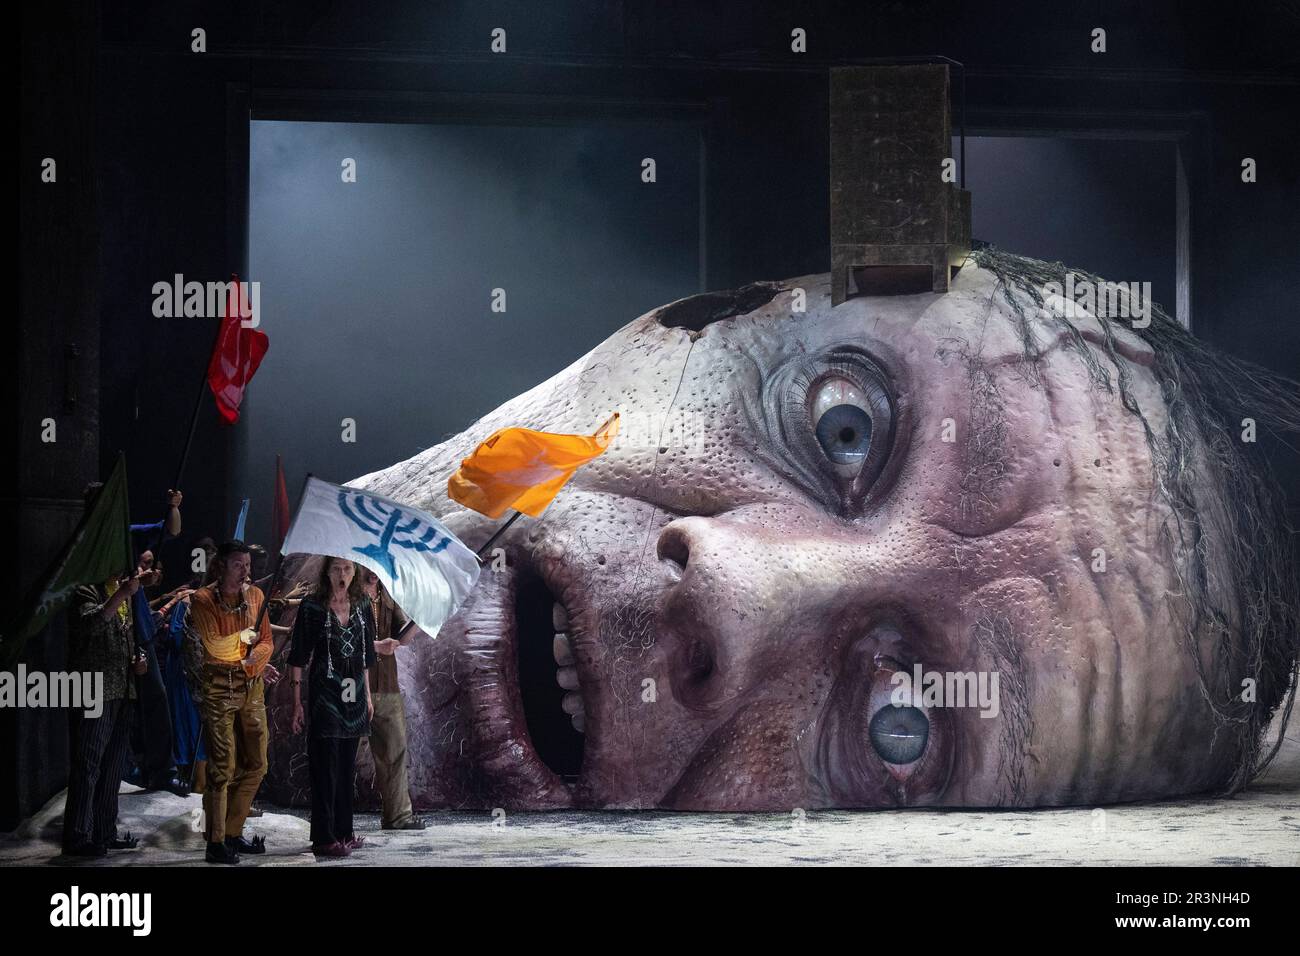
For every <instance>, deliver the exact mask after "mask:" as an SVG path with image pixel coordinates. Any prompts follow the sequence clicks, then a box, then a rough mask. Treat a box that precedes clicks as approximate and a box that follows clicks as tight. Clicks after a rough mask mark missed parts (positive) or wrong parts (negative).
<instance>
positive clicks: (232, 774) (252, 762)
mask: <svg viewBox="0 0 1300 956" xmlns="http://www.w3.org/2000/svg"><path fill="white" fill-rule="evenodd" d="M263 693H264V688H263V684H262V678H261V677H248V676H247V675H245V674H244V669H243V668H242V667H241V666H239V665H238V664H235V665H233V666H229V667H228V666H226V665H225V664H205V665H204V667H203V700H202V703H201V710H202V716H203V734H204V741H205V742H206V744H207V748H208V761H207V780H206V781H204V788H203V813H204V817H205V820H206V822H205V830H204V834H205V836H206V837H207V840H208V842H209V843H220V842H221V841H222V840H224V839H225V838H226V837H228V836H231V837H236V836H242V835H243V832H244V821H245V820H246V819H247V818H248V810H249V808H250V807H251V806H252V805H253V798H254V797H255V796H257V788H258V787H260V786H261V785H262V778H263V777H264V776H266V744H267V726H266V700H265V698H264V696H263Z"/></svg>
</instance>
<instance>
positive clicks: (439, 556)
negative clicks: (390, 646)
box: [280, 478, 479, 637]
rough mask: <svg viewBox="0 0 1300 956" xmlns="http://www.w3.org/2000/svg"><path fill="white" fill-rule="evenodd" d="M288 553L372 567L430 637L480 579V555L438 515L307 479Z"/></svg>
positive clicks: (287, 541) (286, 546) (287, 544)
mask: <svg viewBox="0 0 1300 956" xmlns="http://www.w3.org/2000/svg"><path fill="white" fill-rule="evenodd" d="M280 551H281V553H282V554H294V553H297V554H327V555H331V556H333V557H336V558H347V559H348V560H349V561H355V562H356V563H357V564H360V565H363V566H365V567H367V568H369V569H370V570H371V571H374V572H375V574H377V575H378V576H379V580H380V581H382V582H383V585H384V587H385V588H387V589H388V593H389V594H391V595H392V596H393V600H394V601H396V602H397V605H398V607H400V608H401V609H402V610H403V611H405V612H406V613H407V615H408V616H409V617H410V618H411V620H412V621H414V622H415V623H416V625H417V626H418V627H419V628H420V629H421V630H422V631H424V632H425V633H426V634H428V635H429V636H430V637H433V636H435V635H436V634H437V633H438V629H439V628H440V627H442V622H443V621H445V620H447V618H449V617H451V615H452V614H453V613H455V611H456V608H457V607H459V606H460V603H461V602H462V601H463V600H465V596H466V595H467V594H469V592H470V590H471V589H472V588H473V587H474V582H475V581H477V580H478V574H479V563H478V557H477V556H476V555H475V554H474V552H473V551H471V550H470V549H469V548H467V547H466V546H465V545H464V544H463V543H462V542H461V540H460V539H459V538H457V537H456V536H455V535H454V534H452V533H451V532H450V531H448V530H447V528H445V527H444V526H443V524H442V522H440V521H439V520H438V519H437V518H435V517H434V516H433V515H431V514H429V513H428V512H426V511H421V510H420V509H419V508H412V507H411V506H410V505H404V504H401V503H400V502H396V501H394V500H392V499H391V498H385V497H384V496H383V495H376V494H374V493H372V492H369V491H361V490H359V489H356V488H347V487H344V486H341V485H332V484H330V483H329V482H328V481H321V480H320V479H319V478H308V479H307V486H306V488H304V489H303V493H302V502H301V503H300V504H299V505H298V511H297V513H296V514H295V515H294V518H293V524H291V525H290V526H289V533H288V535H286V536H285V539H284V545H283V546H282V547H281V549H280Z"/></svg>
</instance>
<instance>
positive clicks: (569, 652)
mask: <svg viewBox="0 0 1300 956" xmlns="http://www.w3.org/2000/svg"><path fill="white" fill-rule="evenodd" d="M551 653H552V654H554V655H555V663H556V664H558V665H559V666H560V667H573V666H574V665H575V664H576V663H577V661H575V660H574V659H573V648H572V646H570V644H569V635H568V634H556V635H555V638H554V639H553V640H552V641H551Z"/></svg>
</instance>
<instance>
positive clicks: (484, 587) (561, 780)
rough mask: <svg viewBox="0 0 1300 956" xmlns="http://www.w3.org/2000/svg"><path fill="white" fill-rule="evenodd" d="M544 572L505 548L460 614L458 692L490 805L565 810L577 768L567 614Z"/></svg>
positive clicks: (573, 663)
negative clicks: (463, 659)
mask: <svg viewBox="0 0 1300 956" xmlns="http://www.w3.org/2000/svg"><path fill="white" fill-rule="evenodd" d="M553 587H554V585H553V583H548V581H547V578H546V576H545V575H544V574H543V573H542V572H541V570H540V569H539V568H538V567H537V566H536V565H535V564H534V563H533V562H532V561H531V560H530V559H529V557H528V556H527V555H526V554H525V553H523V552H521V551H519V550H515V549H511V550H510V552H509V557H508V560H507V563H506V565H505V566H504V567H498V568H497V569H495V570H494V569H493V566H492V565H491V564H489V565H488V567H486V568H484V571H483V576H482V578H480V583H479V586H478V588H477V591H478V592H479V593H478V595H477V600H476V601H475V602H474V606H473V607H472V608H467V629H466V636H467V638H468V647H469V653H468V658H467V659H468V663H469V667H468V670H467V672H466V673H465V676H466V677H467V685H468V686H467V689H468V691H469V693H470V700H471V701H472V702H473V727H474V737H475V748H476V750H477V751H478V753H479V755H480V760H481V761H482V763H483V766H484V768H485V770H486V771H487V772H486V774H485V780H484V781H483V783H484V786H485V788H486V789H487V791H488V792H489V793H490V794H491V795H492V798H493V799H494V800H499V801H501V802H502V803H504V804H506V805H525V806H528V807H530V808H552V807H566V806H570V805H572V803H573V794H574V792H575V790H576V788H577V784H578V778H579V775H580V774H581V772H582V767H583V756H584V752H585V750H586V739H587V738H586V733H585V732H586V731H590V729H591V727H590V725H589V723H588V720H589V718H588V717H587V707H586V701H585V697H584V690H583V683H582V678H581V677H580V670H581V665H580V663H579V661H578V659H577V656H576V655H575V653H574V647H575V646H577V644H578V638H579V634H580V631H579V629H578V627H579V621H580V612H578V613H574V614H571V613H570V611H569V609H568V608H567V607H566V605H565V603H564V601H563V600H562V599H561V598H560V596H559V595H558V594H557V593H556V591H557V590H558V589H554V590H553Z"/></svg>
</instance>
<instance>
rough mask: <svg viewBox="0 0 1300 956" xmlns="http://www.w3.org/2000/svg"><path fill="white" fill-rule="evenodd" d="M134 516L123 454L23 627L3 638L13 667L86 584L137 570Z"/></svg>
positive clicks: (2, 650) (0, 652)
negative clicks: (30, 642) (133, 551)
mask: <svg viewBox="0 0 1300 956" xmlns="http://www.w3.org/2000/svg"><path fill="white" fill-rule="evenodd" d="M130 525H131V519H130V517H129V512H128V509H127V500H126V457H125V456H124V455H120V454H119V455H118V457H117V465H115V466H114V468H113V473H112V474H111V475H109V476H108V481H106V482H104V487H103V488H102V489H101V490H100V492H99V496H98V497H97V498H95V503H94V505H93V506H92V507H91V508H90V510H89V512H88V513H87V514H86V515H85V516H84V517H83V518H82V519H81V523H80V524H79V525H77V530H76V531H75V532H73V534H72V538H71V539H70V540H69V541H68V543H67V544H66V545H64V547H63V552H62V553H61V554H60V555H59V559H58V560H57V561H56V562H54V566H53V568H51V570H50V572H49V573H48V574H47V575H46V577H45V580H44V582H43V584H42V586H41V590H40V594H39V595H36V596H33V598H32V600H31V601H30V602H29V603H28V605H27V606H26V607H25V608H24V614H23V617H21V618H19V622H18V625H17V626H16V627H14V628H12V629H10V630H8V631H7V633H6V634H5V635H4V638H3V640H2V641H0V657H2V658H3V659H4V663H5V664H6V665H12V664H13V663H15V662H16V661H17V660H18V655H19V654H21V653H22V650H23V645H25V644H26V643H27V640H28V638H30V637H31V636H32V635H34V634H38V633H39V632H40V630H41V628H43V627H45V625H46V624H48V623H49V622H50V621H51V620H52V619H53V617H54V616H55V615H56V614H58V612H59V611H60V610H62V609H63V606H64V605H65V604H67V603H68V599H69V598H70V597H72V592H73V590H75V589H76V588H77V587H80V586H81V585H83V584H103V583H104V582H105V581H108V580H109V579H111V578H113V577H115V576H116V575H120V574H124V573H126V572H128V571H131V570H132V567H131V562H132V560H133V558H132V556H131V528H130Z"/></svg>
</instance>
